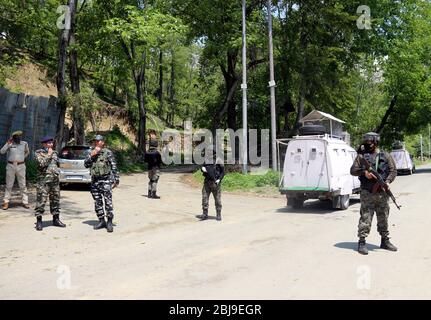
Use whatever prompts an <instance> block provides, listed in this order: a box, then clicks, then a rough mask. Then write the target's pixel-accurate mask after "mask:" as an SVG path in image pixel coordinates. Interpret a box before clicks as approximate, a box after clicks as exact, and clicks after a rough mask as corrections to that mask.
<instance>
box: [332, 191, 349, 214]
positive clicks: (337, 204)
mask: <svg viewBox="0 0 431 320" xmlns="http://www.w3.org/2000/svg"><path fill="white" fill-rule="evenodd" d="M349 205H350V196H349V195H348V194H343V195H341V196H335V197H333V198H332V208H333V209H341V210H346V209H347V208H349Z"/></svg>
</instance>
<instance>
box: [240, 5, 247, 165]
mask: <svg viewBox="0 0 431 320" xmlns="http://www.w3.org/2000/svg"><path fill="white" fill-rule="evenodd" d="M245 10H246V0H242V84H241V89H242V161H243V165H242V173H243V174H247V173H248V170H247V162H248V157H247V149H248V143H247V42H246V20H245V14H246V12H245Z"/></svg>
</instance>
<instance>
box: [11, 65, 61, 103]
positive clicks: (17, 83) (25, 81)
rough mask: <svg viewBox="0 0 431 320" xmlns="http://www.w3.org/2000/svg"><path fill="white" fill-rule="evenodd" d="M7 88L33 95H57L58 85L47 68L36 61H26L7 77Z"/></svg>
mask: <svg viewBox="0 0 431 320" xmlns="http://www.w3.org/2000/svg"><path fill="white" fill-rule="evenodd" d="M6 87H7V89H9V90H11V91H14V92H18V93H25V94H27V95H33V96H42V97H49V96H55V97H56V96H57V86H56V85H55V82H54V80H53V79H49V77H48V72H47V70H46V69H45V68H44V67H42V66H40V65H38V64H35V63H31V62H28V63H25V64H23V65H22V66H20V67H19V68H18V69H17V70H16V72H15V73H13V74H12V75H10V76H9V78H7V79H6Z"/></svg>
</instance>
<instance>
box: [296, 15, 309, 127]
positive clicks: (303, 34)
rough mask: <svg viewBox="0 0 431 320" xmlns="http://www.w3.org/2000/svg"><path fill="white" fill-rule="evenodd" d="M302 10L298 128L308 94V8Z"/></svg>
mask: <svg viewBox="0 0 431 320" xmlns="http://www.w3.org/2000/svg"><path fill="white" fill-rule="evenodd" d="M301 11H304V12H302V16H301V21H302V29H301V36H300V39H301V40H300V41H301V45H300V48H301V53H302V54H303V55H304V56H303V60H302V67H301V75H300V79H301V80H300V81H301V83H300V86H299V95H298V96H299V98H298V108H297V115H296V120H295V129H298V128H299V127H300V123H299V120H301V118H302V117H303V116H304V106H305V96H306V94H307V47H308V45H307V38H306V37H307V30H306V27H307V21H306V17H305V14H304V13H305V12H306V10H301Z"/></svg>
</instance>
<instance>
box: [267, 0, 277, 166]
mask: <svg viewBox="0 0 431 320" xmlns="http://www.w3.org/2000/svg"><path fill="white" fill-rule="evenodd" d="M268 39H269V88H270V89H269V90H270V92H271V151H272V152H271V155H272V170H274V171H276V170H277V150H276V139H277V132H276V130H277V128H276V119H275V117H276V113H275V79H274V49H273V44H272V13H271V0H268Z"/></svg>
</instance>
